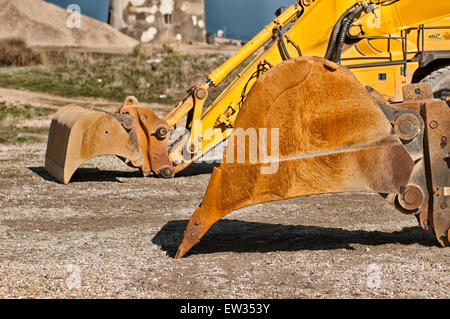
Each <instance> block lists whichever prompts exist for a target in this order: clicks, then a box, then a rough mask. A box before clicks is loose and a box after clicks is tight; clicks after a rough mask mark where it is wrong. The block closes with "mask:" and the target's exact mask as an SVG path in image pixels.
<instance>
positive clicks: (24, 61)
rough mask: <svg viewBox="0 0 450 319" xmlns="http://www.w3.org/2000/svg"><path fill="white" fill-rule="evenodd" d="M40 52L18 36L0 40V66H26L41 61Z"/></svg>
mask: <svg viewBox="0 0 450 319" xmlns="http://www.w3.org/2000/svg"><path fill="white" fill-rule="evenodd" d="M43 60H44V59H43V56H42V54H41V53H38V52H35V51H34V50H33V49H32V48H30V47H28V46H27V44H26V43H25V41H24V40H22V39H18V38H11V39H3V40H0V66H28V65H37V64H41V63H43Z"/></svg>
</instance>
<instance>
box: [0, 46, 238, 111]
mask: <svg viewBox="0 0 450 319" xmlns="http://www.w3.org/2000/svg"><path fill="white" fill-rule="evenodd" d="M141 49H142V48H137V49H136V52H135V53H134V55H129V56H122V55H107V54H95V53H86V52H76V51H67V52H48V53H46V56H47V58H46V63H45V64H43V65H39V66H30V67H23V68H17V67H15V68H4V69H2V70H0V86H1V87H10V88H24V89H28V90H32V91H39V92H47V93H53V94H57V95H61V96H70V97H73V96H87V97H102V98H107V99H111V100H116V101H123V99H124V97H126V96H128V95H133V96H136V97H137V98H138V99H139V101H142V102H159V103H169V104H173V103H177V102H178V101H179V100H180V99H181V98H182V97H183V96H184V95H185V94H186V90H187V89H188V88H190V87H192V86H193V85H198V84H201V83H203V82H204V81H205V80H206V75H207V74H209V72H211V71H212V70H214V69H215V68H216V67H218V66H219V65H221V64H222V63H223V62H225V61H226V57H225V56H223V55H220V54H198V55H192V54H176V53H168V52H167V49H166V50H163V51H162V52H142V50H141ZM245 65H246V63H244V64H243V65H242V66H240V67H239V68H238V70H236V71H235V72H234V73H233V74H232V75H231V76H230V77H229V79H227V81H225V83H223V84H222V85H221V86H220V87H218V88H212V89H211V90H210V100H212V99H214V98H215V97H217V96H218V94H219V93H220V92H221V91H222V90H223V89H224V88H225V86H226V85H227V84H228V83H229V82H230V81H231V80H232V79H233V78H234V77H235V76H236V74H237V73H238V72H240V71H241V70H242V68H243V67H244V66H245Z"/></svg>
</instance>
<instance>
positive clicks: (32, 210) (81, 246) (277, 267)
mask: <svg viewBox="0 0 450 319" xmlns="http://www.w3.org/2000/svg"><path fill="white" fill-rule="evenodd" d="M14 94H15V95H14ZM0 95H1V96H2V99H1V101H3V103H4V104H6V105H9V103H12V104H15V105H19V104H30V105H34V106H35V107H40V106H46V107H48V108H55V109H56V108H57V107H59V106H61V105H62V104H65V103H66V102H69V103H79V104H83V105H86V104H88V105H93V106H95V107H100V108H101V107H104V108H105V109H108V110H109V109H114V108H115V107H116V106H117V105H114V103H113V105H111V103H109V102H108V101H105V100H101V99H76V98H73V99H72V98H71V99H69V100H66V98H59V97H56V96H52V95H48V94H38V93H32V92H27V91H23V90H22V91H21V90H9V91H8V90H2V91H1V92H0ZM8 97H9V100H8ZM119 105H120V103H119ZM149 106H153V107H155V108H156V109H157V112H158V114H164V113H165V112H167V111H168V110H169V109H170V106H169V105H162V104H159V105H149ZM50 118H51V115H45V116H43V117H41V118H40V119H38V120H28V122H26V127H27V128H28V129H29V128H30V127H32V126H33V125H37V126H40V127H47V128H48V125H49V123H50ZM16 133H17V132H16ZM18 134H19V133H18ZM24 134H25V133H24ZM39 134H40V135H39ZM39 134H38V137H39V139H38V140H36V141H32V142H26V143H21V142H17V143H16V142H12V143H11V142H8V143H3V144H0V203H1V206H0V242H1V245H0V298H36V297H40V298H72V297H75V298H448V287H449V286H450V273H449V267H448V265H449V262H450V250H449V249H443V248H441V247H439V246H438V245H437V242H436V240H435V238H434V234H433V233H432V232H431V231H423V230H421V229H420V228H419V227H418V225H417V222H416V218H415V217H414V216H407V215H403V214H401V213H399V212H397V211H396V210H395V209H394V208H393V207H391V206H390V205H389V204H388V203H387V202H386V201H385V200H384V199H383V198H382V197H381V196H379V195H378V194H367V193H357V194H333V195H322V196H311V197H304V198H295V199H291V200H287V201H280V202H272V203H268V204H262V205H256V206H252V207H247V208H244V209H241V210H239V211H236V212H233V213H232V214H230V215H228V216H226V217H225V218H224V219H222V220H221V221H219V222H218V223H217V224H216V225H214V226H213V227H212V229H211V230H210V231H209V232H208V233H207V234H206V236H205V237H204V238H203V240H202V241H201V242H200V243H199V244H198V245H197V246H195V247H194V248H193V249H192V251H191V252H190V253H189V254H188V255H187V256H186V257H185V258H183V259H181V260H176V259H174V258H173V257H174V255H175V252H176V249H177V247H178V245H179V243H180V242H181V239H182V237H183V231H184V229H185V227H186V225H187V222H188V220H189V218H190V216H191V214H192V213H193V211H194V209H195V208H196V207H197V205H199V203H200V202H201V200H202V198H203V195H204V192H205V189H206V187H207V184H208V180H209V176H210V173H211V171H212V169H213V167H214V164H211V163H209V164H208V163H196V164H194V165H193V166H191V167H189V168H187V169H186V170H185V171H183V172H182V173H180V174H179V175H178V176H177V177H176V178H174V179H170V180H165V179H157V178H153V177H147V178H143V177H141V174H140V172H139V171H137V170H134V169H131V168H129V167H127V166H126V165H125V164H123V163H122V162H121V161H120V160H119V159H118V158H115V157H112V156H104V157H98V158H95V159H92V160H90V161H88V162H87V163H85V165H83V166H82V167H81V168H80V169H79V170H78V171H77V172H76V174H75V175H74V177H73V179H72V182H71V183H70V184H68V185H62V184H60V183H59V182H57V181H56V180H55V179H54V178H53V177H51V176H50V175H49V174H48V173H47V172H46V171H45V169H44V157H45V150H46V143H45V138H46V134H47V133H46V131H44V132H41V133H39Z"/></svg>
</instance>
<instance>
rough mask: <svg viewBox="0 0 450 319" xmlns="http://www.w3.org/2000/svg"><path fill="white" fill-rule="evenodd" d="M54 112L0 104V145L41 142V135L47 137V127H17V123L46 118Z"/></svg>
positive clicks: (27, 106)
mask: <svg viewBox="0 0 450 319" xmlns="http://www.w3.org/2000/svg"><path fill="white" fill-rule="evenodd" d="M54 112H55V110H53V109H50V108H44V107H35V106H31V105H23V106H22V105H20V106H12V107H9V106H7V105H6V104H5V103H4V102H0V144H7V143H8V144H9V143H30V142H31V143H33V142H40V141H42V138H41V137H40V136H41V135H47V134H48V131H49V128H48V127H29V126H23V127H18V126H17V124H18V121H20V120H23V119H34V118H42V117H47V116H48V115H50V114H52V113H54Z"/></svg>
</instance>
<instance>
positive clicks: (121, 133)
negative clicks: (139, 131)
mask: <svg viewBox="0 0 450 319" xmlns="http://www.w3.org/2000/svg"><path fill="white" fill-rule="evenodd" d="M99 155H117V156H120V157H122V158H125V159H128V160H129V161H130V162H131V164H132V165H133V166H136V167H138V166H140V165H142V163H143V156H142V154H141V152H140V150H139V146H138V144H137V142H136V141H135V140H134V139H133V138H132V137H131V136H130V134H128V133H127V131H126V130H125V129H124V127H123V126H122V125H121V124H120V122H119V121H118V120H117V119H116V118H114V117H113V116H112V115H110V114H107V113H104V112H97V111H92V110H88V109H85V108H82V107H80V106H74V105H69V106H65V107H63V108H61V109H60V110H59V111H58V112H57V113H56V115H55V117H54V118H53V120H52V123H51V126H50V133H49V138H48V143H47V153H46V156H45V169H46V170H47V171H48V172H49V173H50V174H51V175H52V176H54V177H55V178H56V179H57V180H59V181H60V182H62V183H64V184H67V183H68V182H69V181H70V178H71V177H72V175H73V174H74V173H75V171H76V170H77V169H78V167H80V166H81V165H82V164H83V163H84V162H85V161H87V160H89V159H91V158H93V157H95V156H99Z"/></svg>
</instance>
